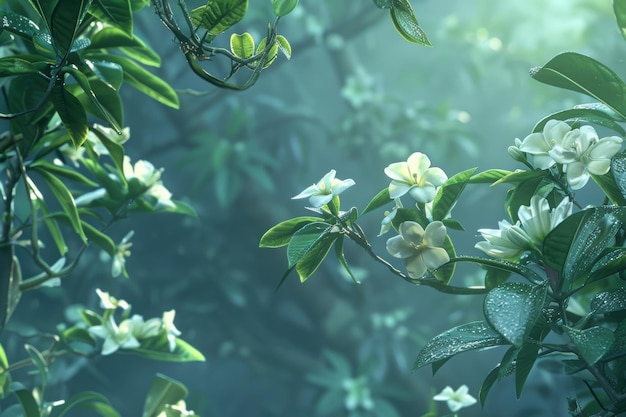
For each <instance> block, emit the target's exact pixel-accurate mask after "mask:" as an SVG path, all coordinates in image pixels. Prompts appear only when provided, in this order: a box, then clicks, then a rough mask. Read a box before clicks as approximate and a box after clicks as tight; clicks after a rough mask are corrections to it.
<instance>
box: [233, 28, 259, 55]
mask: <svg viewBox="0 0 626 417" xmlns="http://www.w3.org/2000/svg"><path fill="white" fill-rule="evenodd" d="M230 51H231V52H232V53H233V55H235V56H236V57H238V58H241V59H248V58H250V57H251V56H252V55H254V38H253V37H252V35H250V34H249V33H248V32H245V33H242V34H241V35H237V34H236V33H233V34H232V35H230Z"/></svg>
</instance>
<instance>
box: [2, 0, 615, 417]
mask: <svg viewBox="0 0 626 417" xmlns="http://www.w3.org/2000/svg"><path fill="white" fill-rule="evenodd" d="M172 3H176V2H174V1H173V2H172ZM189 4H190V7H193V6H194V5H195V3H192V2H189ZM412 4H413V7H414V9H415V13H416V15H417V16H418V18H419V20H420V23H421V24H422V26H423V28H424V29H425V30H426V32H427V34H428V35H429V37H430V40H431V42H432V43H433V45H434V46H433V47H432V48H425V47H419V46H415V45H412V44H409V43H407V42H405V41H404V40H403V39H401V38H400V36H399V35H398V34H397V33H396V32H395V31H394V29H393V27H392V24H391V21H390V19H389V16H388V13H387V12H386V11H384V10H379V9H377V8H376V7H375V6H374V4H373V2H372V1H367V0H364V1H338V0H317V1H308V0H301V4H300V5H299V6H298V8H297V9H296V10H295V11H294V12H293V13H292V14H291V15H289V16H287V17H286V18H285V19H284V20H283V21H282V22H281V24H280V33H281V34H283V35H285V36H286V37H287V38H288V39H289V40H290V42H291V44H292V46H293V57H292V59H291V61H286V60H285V59H284V57H282V56H281V57H279V58H278V61H277V62H276V63H275V64H274V65H273V66H272V67H271V68H270V69H268V70H267V71H266V72H264V73H263V74H262V76H261V78H260V81H259V82H258V84H257V85H256V86H254V87H253V88H252V89H250V90H248V91H246V92H243V93H234V92H230V91H217V90H214V89H212V88H211V87H209V86H208V85H206V84H203V83H202V82H201V81H200V80H198V79H196V78H194V76H193V75H192V74H191V73H190V71H189V69H188V68H187V67H186V64H185V62H184V60H183V58H182V55H181V54H180V52H179V51H178V47H177V45H176V44H175V43H174V42H173V40H172V36H171V35H170V34H169V33H168V32H167V31H166V30H165V28H164V27H163V26H162V25H161V24H160V22H159V21H158V19H157V17H156V15H155V14H154V13H153V12H152V10H150V9H147V10H144V11H142V13H141V14H140V15H139V16H138V17H137V22H136V29H137V31H138V32H139V33H140V34H141V36H143V38H144V40H145V41H146V42H148V43H149V44H150V45H151V46H153V47H154V48H155V49H157V50H158V51H159V52H160V53H161V54H162V55H163V67H162V68H161V69H159V70H158V72H159V74H160V75H161V76H162V77H163V78H165V79H166V80H168V81H169V82H170V83H171V84H172V85H173V86H174V87H175V88H177V89H179V90H180V91H181V109H180V110H179V111H175V110H171V109H168V108H164V107H162V106H159V105H157V104H155V103H154V102H152V101H151V100H149V99H147V98H146V97H144V96H142V95H139V94H137V93H135V92H134V91H132V90H127V91H125V106H126V120H127V123H128V125H129V126H130V128H131V134H132V139H131V141H130V142H128V143H127V145H126V150H127V153H128V154H129V155H131V157H132V158H133V159H137V158H142V159H148V160H150V161H152V162H153V163H154V164H155V165H156V166H157V167H164V169H165V171H164V174H163V179H164V184H165V185H166V186H167V187H168V189H170V190H171V191H172V192H173V193H174V197H175V198H178V199H183V200H186V201H188V202H189V203H190V204H191V205H193V206H194V207H195V209H196V210H197V212H198V214H199V216H198V218H197V219H191V218H182V217H176V216H154V217H150V216H148V217H142V218H139V219H137V218H136V219H134V220H132V221H129V222H125V223H121V224H119V225H117V226H116V227H117V229H116V231H115V233H116V234H117V235H118V239H121V238H122V237H123V236H124V235H125V234H126V233H127V231H128V230H130V229H133V230H135V236H134V238H133V243H134V245H133V247H132V257H131V258H130V259H129V260H128V262H127V268H128V271H129V274H130V276H131V279H130V280H124V279H112V278H110V264H109V263H105V262H103V261H101V260H100V257H99V254H98V253H96V252H91V253H90V254H88V255H87V256H85V258H84V262H83V264H82V267H79V268H78V269H77V270H76V272H75V273H74V275H73V276H72V277H71V278H69V279H68V280H67V281H66V283H65V284H64V289H63V291H60V290H54V289H51V290H48V291H47V292H40V293H37V294H26V295H25V296H24V299H23V302H22V304H21V305H20V307H19V313H18V314H17V315H16V318H15V321H16V326H19V325H22V326H26V325H27V323H28V320H29V314H32V312H38V313H37V314H39V312H41V311H42V310H45V311H49V312H50V314H49V315H47V318H49V320H50V323H51V324H50V325H53V324H52V323H55V322H56V321H58V320H62V319H63V316H62V314H63V312H64V310H65V309H66V308H67V307H69V306H70V304H71V302H73V300H77V299H86V300H90V304H89V305H88V306H89V307H92V308H95V307H96V306H97V300H96V298H95V293H94V288H97V287H99V288H102V289H103V290H106V291H109V292H111V293H112V294H114V295H116V296H118V297H120V298H125V299H126V300H128V301H129V302H130V303H131V304H132V305H133V311H134V312H136V313H140V314H143V315H144V316H145V317H152V316H158V315H160V314H161V312H162V311H163V310H166V309H171V308H174V309H176V312H177V316H176V324H177V326H178V328H179V329H180V330H181V331H182V332H183V337H184V338H185V339H186V340H187V341H189V342H191V343H192V344H194V345H195V346H196V347H197V348H199V349H200V350H201V351H202V352H203V353H204V354H205V355H206V357H207V361H206V363H201V364H196V363H194V364H183V365H176V364H175V365H171V364H163V363H155V362H150V361H147V360H143V359H139V358H137V357H135V356H132V355H123V354H119V355H118V354H116V355H114V356H113V357H104V358H100V359H98V360H96V361H93V362H83V361H78V362H69V361H59V362H57V367H58V373H57V375H58V378H59V382H60V383H59V385H58V386H59V387H60V388H58V389H62V390H68V391H70V392H75V391H78V390H84V389H94V390H99V391H101V392H103V393H107V394H109V395H110V396H111V399H112V401H114V403H115V405H117V406H118V407H119V408H120V409H121V410H122V411H123V412H125V414H124V415H128V416H132V415H138V414H139V412H140V411H139V410H140V409H141V405H142V402H143V398H144V397H145V393H146V392H147V390H148V386H149V383H150V380H151V379H152V375H153V374H154V373H155V372H163V373H165V374H167V375H169V376H172V377H175V378H177V379H180V380H181V381H182V382H184V383H185V384H187V385H188V387H189V388H190V391H191V395H190V400H189V401H188V404H189V407H190V408H193V409H195V410H196V411H197V412H198V413H199V414H201V415H202V416H204V417H212V416H219V417H247V416H250V417H256V416H268V417H269V416H281V417H283V416H318V415H319V416H368V415H372V416H374V415H376V416H380V417H387V416H389V417H393V416H394V414H393V412H394V410H395V412H396V413H397V415H401V416H403V417H404V416H407V417H408V416H420V415H421V414H423V413H425V412H426V411H427V409H428V406H429V401H430V398H432V396H433V395H434V394H435V393H437V392H439V391H440V390H441V389H442V388H443V387H445V386H446V385H451V386H452V387H453V388H455V389H456V388H457V387H458V386H459V385H461V384H467V385H468V386H469V387H470V392H471V393H472V394H473V395H474V396H477V394H478V389H479V387H480V384H481V383H482V380H483V378H484V377H485V376H486V374H487V373H488V372H489V370H490V369H491V367H492V366H494V365H495V364H496V362H497V361H498V358H499V356H500V355H501V354H502V352H497V354H496V353H493V352H475V353H470V354H466V355H463V356H461V357H459V358H455V359H453V360H450V361H449V362H448V363H447V364H446V365H445V366H444V367H443V368H442V369H441V370H440V371H439V372H438V373H437V375H436V376H435V377H432V373H431V370H430V369H421V370H418V371H417V372H414V373H412V372H411V368H412V362H413V360H414V358H415V356H416V354H417V352H418V350H419V349H420V348H421V347H422V346H423V345H424V343H425V342H426V341H427V340H428V339H430V338H431V337H433V336H435V335H436V334H438V333H440V332H442V331H444V330H446V329H448V328H450V327H452V326H455V325H458V324H461V323H465V322H468V321H472V320H476V319H479V318H480V317H481V316H482V315H481V302H482V297H468V296H464V297H456V298H453V297H445V296H442V295H440V294H438V293H436V292H434V291H433V290H430V289H428V288H418V287H413V286H410V285H409V284H407V283H405V282H403V281H402V280H400V279H398V278H396V277H393V276H392V275H390V274H389V273H387V272H386V271H385V270H384V269H382V268H380V267H379V266H377V265H375V264H374V263H373V261H372V260H371V259H370V258H368V257H367V255H366V254H365V253H364V252H362V251H360V250H359V249H358V248H356V247H353V246H351V245H347V247H346V255H347V257H348V260H349V262H350V264H351V265H353V266H354V269H355V270H356V271H358V272H359V274H360V277H361V278H362V284H361V285H358V286H357V285H355V284H353V283H352V282H351V281H350V280H349V279H346V277H345V276H344V275H343V274H342V273H341V272H340V271H339V268H338V265H337V263H336V262H333V260H332V259H329V260H328V261H327V262H326V263H325V264H324V265H322V267H321V268H320V270H319V271H318V272H317V273H316V274H315V275H314V276H313V277H312V278H311V279H310V280H309V281H307V282H306V283H305V284H300V283H299V282H298V280H297V278H296V277H295V276H293V277H290V279H289V280H287V281H286V283H285V284H284V285H283V287H282V288H281V289H280V290H279V291H278V292H274V289H275V287H276V285H277V283H278V281H279V279H280V277H281V275H282V273H283V272H284V270H285V268H286V265H287V263H286V256H285V253H284V250H268V249H263V250H262V249H259V248H258V241H259V238H260V236H261V235H262V234H263V232H264V231H265V230H267V229H268V228H269V227H271V226H272V225H274V224H275V223H277V222H278V221H281V220H284V219H287V218H289V217H295V216H299V215H306V214H307V212H306V211H305V210H304V208H303V207H304V205H305V204H306V202H305V201H292V200H290V197H291V196H293V195H295V194H297V193H298V192H299V191H300V190H301V189H303V188H305V187H306V186H308V185H310V184H311V183H313V182H315V181H317V180H319V178H321V177H322V176H323V175H324V174H325V173H326V172H328V171H329V170H330V169H332V168H334V169H336V170H337V176H338V177H339V178H341V179H344V178H352V179H354V180H355V181H356V183H357V186H355V187H353V188H352V189H350V190H348V191H347V192H346V193H345V194H343V195H342V203H343V206H344V208H346V207H350V206H356V207H359V208H363V207H364V205H365V204H366V203H367V201H368V200H369V198H371V197H372V196H373V195H374V194H375V193H377V192H378V191H380V190H381V189H382V188H383V187H385V186H386V185H387V184H388V179H387V178H386V177H385V175H384V173H383V168H384V167H385V166H387V165H388V164H389V163H392V162H397V161H401V160H405V159H406V158H407V157H408V155H409V154H410V153H412V152H415V151H422V152H425V153H427V154H428V155H429V156H430V158H431V160H432V162H433V165H434V166H439V167H442V168H443V169H444V170H445V171H446V172H447V173H448V175H452V174H454V173H455V172H458V171H459V170H463V169H467V168H471V167H479V169H487V168H491V167H500V168H515V167H516V165H515V163H514V162H513V161H512V160H511V159H510V158H509V157H508V155H507V153H506V148H507V147H508V146H509V145H511V144H513V141H514V139H515V138H516V137H519V138H523V137H524V136H526V135H527V134H528V133H529V132H530V130H531V129H532V127H533V125H534V124H535V123H536V122H537V121H538V120H540V119H541V118H542V117H543V116H545V115H547V114H549V113H551V112H555V111H558V110H561V109H563V108H565V107H567V106H571V105H574V104H577V103H579V102H586V101H587V100H588V99H587V98H585V97H582V96H579V95H576V94H574V93H571V92H562V91H558V90H556V89H553V88H551V87H547V86H543V85H540V84H539V83H537V82H535V81H533V80H531V79H530V77H529V76H528V70H529V69H530V68H531V67H533V66H538V65H542V64H544V63H546V62H547V61H548V60H549V59H550V58H552V57H553V56H554V55H556V54H558V53H560V52H564V51H577V52H582V53H585V54H588V55H590V56H592V57H594V58H596V59H598V60H600V61H602V62H604V63H605V64H608V65H609V66H611V67H612V68H614V69H616V70H617V71H618V73H619V74H620V75H623V70H622V68H623V67H624V60H623V56H624V51H625V50H624V45H623V41H622V38H621V35H620V34H619V32H618V30H617V26H616V25H615V22H614V18H613V17H612V11H611V2H610V1H609V0H528V1H524V2H512V1H506V2H503V1H499V0H474V1H467V0H448V1H440V0H425V1H418V0H413V1H412ZM270 19H272V17H271V8H270V6H269V0H267V1H259V0H257V1H255V0H252V1H251V2H250V12H249V14H248V16H247V18H246V20H244V22H243V23H241V24H240V25H239V26H238V27H237V30H238V31H239V32H242V31H245V30H247V31H250V32H252V33H253V34H254V35H255V38H256V39H260V37H262V36H263V34H264V30H265V27H266V24H267V22H268V21H269V20H270ZM209 65H211V64H209ZM215 65H216V67H211V68H213V69H215V68H221V67H220V64H218V63H216V64H215ZM222 69H223V68H222ZM190 90H194V91H197V92H203V93H206V94H204V95H196V94H189V93H188V92H189V91H190ZM492 191H494V190H490V192H489V193H487V190H486V188H485V187H479V186H473V188H472V189H471V190H469V192H466V196H465V197H464V199H462V201H460V202H459V204H458V206H457V208H456V212H453V214H454V215H455V217H457V218H459V219H460V220H461V221H462V223H463V224H464V226H465V228H466V232H452V233H451V235H452V238H453V240H454V242H455V244H456V247H457V252H459V253H461V254H468V255H470V254H474V255H476V254H478V253H477V252H476V250H475V249H473V245H474V243H475V242H476V241H477V240H478V238H477V236H476V232H475V231H476V229H478V228H480V227H487V228H491V227H495V226H496V224H497V221H498V220H500V219H501V218H505V214H504V212H503V210H502V207H503V200H502V197H503V192H504V191H505V190H504V189H501V190H495V191H496V192H492ZM498 191H499V192H498ZM381 219H382V212H378V213H371V214H368V215H367V217H364V218H363V226H364V228H365V229H366V231H367V232H368V234H369V235H370V236H371V240H372V242H373V244H374V246H375V248H376V250H377V251H378V252H379V253H380V254H384V253H385V251H384V242H385V240H386V238H388V237H390V236H391V233H390V234H389V235H388V236H384V237H380V238H377V237H376V235H377V233H378V229H379V224H380V220H381ZM474 272H476V271H473V270H467V271H466V270H462V269H461V270H460V271H459V274H458V275H457V277H455V279H456V280H458V281H457V282H464V280H468V281H470V282H471V280H472V279H475V277H474V276H473V275H472V274H473V273H474ZM59 306H61V308H60V307H59ZM9 348H10V347H9ZM325 352H326V353H325ZM329 352H330V353H329ZM330 358H332V359H330ZM333 359H334V360H335V365H336V366H339V367H345V365H346V364H348V365H349V367H350V369H349V370H348V369H343V371H339V370H337V371H336V372H335V373H334V374H333V373H332V372H330V373H329V372H328V370H329V369H333V368H332V366H331V363H332V360H333ZM324 375H326V377H325V379H324V378H323V376H324ZM332 375H334V376H332ZM359 376H362V377H363V381H365V384H366V385H367V386H368V387H369V388H370V389H371V398H372V399H373V400H374V404H375V405H376V407H377V408H376V409H375V410H377V411H376V412H375V413H373V414H365V413H361V414H359V413H360V411H359V412H358V413H357V412H355V413H352V414H350V413H348V412H347V411H345V410H344V411H341V409H342V408H343V404H344V400H345V397H346V393H347V391H345V389H344V388H342V384H343V382H344V381H345V380H346V379H348V378H356V377H359ZM66 379H69V382H67V383H63V382H64V380H66ZM530 379H531V381H530V382H529V384H528V387H527V391H526V392H525V393H524V394H523V396H522V398H521V400H520V401H519V402H516V400H515V396H514V387H513V385H512V383H511V381H504V382H503V383H501V384H499V385H497V386H496V387H495V388H494V389H493V391H492V393H491V395H490V398H489V400H488V402H487V405H486V406H485V408H484V409H481V408H480V406H478V405H476V406H473V407H471V408H469V409H467V410H463V411H462V413H461V414H460V415H461V416H478V415H484V416H503V415H507V416H530V415H533V416H534V415H536V416H557V415H563V414H564V413H565V411H564V406H565V397H564V394H563V393H564V392H568V391H569V392H572V391H575V390H576V389H578V388H579V387H577V386H576V385H575V384H574V385H572V382H571V381H564V380H563V379H562V378H559V377H555V376H554V375H552V374H550V373H548V372H546V371H543V370H536V371H534V372H533V373H532V374H531V377H530ZM323 381H325V382H323ZM320 383H322V384H324V383H325V384H326V386H324V385H320ZM333 387H335V388H333ZM385 407H386V408H385ZM438 410H439V411H440V413H441V414H442V415H443V414H445V412H446V411H447V409H446V407H445V404H438Z"/></svg>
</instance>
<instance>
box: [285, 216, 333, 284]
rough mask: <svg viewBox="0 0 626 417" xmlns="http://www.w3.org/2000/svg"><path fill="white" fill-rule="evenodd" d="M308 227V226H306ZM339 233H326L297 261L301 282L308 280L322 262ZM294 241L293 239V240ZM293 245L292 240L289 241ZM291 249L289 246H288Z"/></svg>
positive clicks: (297, 270)
mask: <svg viewBox="0 0 626 417" xmlns="http://www.w3.org/2000/svg"><path fill="white" fill-rule="evenodd" d="M305 227H306V226H305ZM338 237H339V234H338V233H325V234H323V235H322V236H321V237H320V239H319V240H318V241H317V242H315V243H314V244H313V246H311V248H310V249H309V250H308V251H307V252H306V253H305V254H303V255H302V257H301V258H300V260H298V262H297V263H296V272H297V273H298V275H299V276H300V282H304V281H306V280H307V279H308V278H309V277H310V276H311V275H313V273H314V272H315V271H316V270H317V268H318V267H319V266H320V265H321V264H322V262H323V261H324V259H325V258H326V256H328V252H330V248H331V247H332V246H333V243H335V241H336V240H337V239H338ZM292 241H293V240H292ZM289 245H290V246H291V242H290V243H289ZM287 251H289V247H287Z"/></svg>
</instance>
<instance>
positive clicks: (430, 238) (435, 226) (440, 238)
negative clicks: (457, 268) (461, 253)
mask: <svg viewBox="0 0 626 417" xmlns="http://www.w3.org/2000/svg"><path fill="white" fill-rule="evenodd" d="M447 234H448V230H447V229H446V226H444V224H443V223H442V222H440V221H435V222H432V223H429V224H428V226H426V229H425V230H424V238H423V240H424V243H425V244H426V246H437V247H440V246H442V245H443V242H445V240H446V235H447ZM446 262H447V261H446Z"/></svg>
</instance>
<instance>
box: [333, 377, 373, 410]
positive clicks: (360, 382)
mask: <svg viewBox="0 0 626 417" xmlns="http://www.w3.org/2000/svg"><path fill="white" fill-rule="evenodd" d="M341 386H342V387H343V389H344V390H346V398H345V400H344V406H345V408H346V410H349V411H354V410H356V409H357V408H363V409H364V410H372V409H373V408H374V401H372V396H371V390H370V389H369V387H368V386H367V380H366V379H365V378H364V377H362V376H361V377H358V378H346V379H344V380H343V382H342V383H341Z"/></svg>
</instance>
